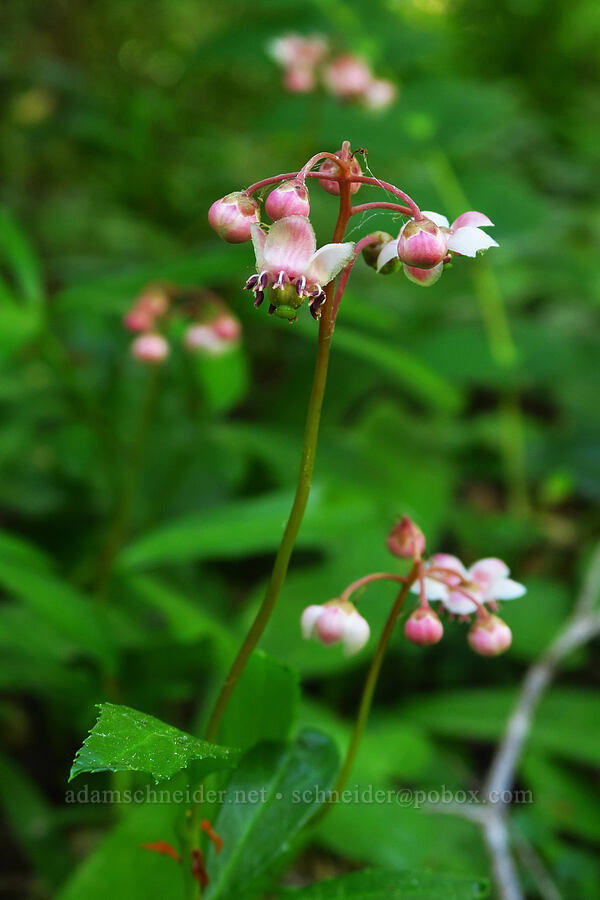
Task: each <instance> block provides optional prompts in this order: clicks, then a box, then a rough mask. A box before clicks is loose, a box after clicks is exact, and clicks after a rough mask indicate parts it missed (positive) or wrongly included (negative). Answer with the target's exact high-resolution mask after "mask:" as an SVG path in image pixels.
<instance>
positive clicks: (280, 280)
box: [273, 269, 285, 291]
mask: <svg viewBox="0 0 600 900" xmlns="http://www.w3.org/2000/svg"><path fill="white" fill-rule="evenodd" d="M284 287H285V272H284V271H283V269H282V270H281V272H280V273H279V275H278V276H277V281H276V282H275V284H274V285H273V290H278V291H282V290H283V289H284Z"/></svg>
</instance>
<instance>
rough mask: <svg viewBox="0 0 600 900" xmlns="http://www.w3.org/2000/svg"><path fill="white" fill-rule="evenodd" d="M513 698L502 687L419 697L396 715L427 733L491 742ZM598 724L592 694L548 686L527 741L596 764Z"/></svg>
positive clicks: (599, 752)
mask: <svg viewBox="0 0 600 900" xmlns="http://www.w3.org/2000/svg"><path fill="white" fill-rule="evenodd" d="M515 700H516V692H515V691H513V690H507V689H505V688H494V689H491V688H490V689H485V690H484V689H475V690H465V691H443V692H440V693H438V694H435V695H434V696H433V697H419V698H418V700H416V701H415V702H414V703H411V704H410V705H409V706H407V707H405V708H404V709H403V711H402V715H404V716H407V717H408V718H409V719H412V720H413V721H417V722H421V723H422V724H424V725H426V726H427V727H428V728H429V729H430V731H431V732H432V733H433V734H440V735H444V736H447V737H456V738H457V739H460V740H462V741H464V740H469V739H472V740H482V739H484V740H485V739H487V740H490V741H492V740H496V739H497V738H498V737H499V736H500V734H502V732H503V730H504V728H505V726H506V720H507V718H508V716H509V715H510V713H511V711H512V708H513V705H514V702H515ZM599 722H600V720H599V718H598V695H597V693H596V692H595V691H593V690H586V689H585V688H577V689H570V688H554V689H553V690H551V691H548V693H547V694H546V696H545V697H543V698H542V701H541V703H540V706H539V710H538V711H537V714H536V715H535V717H534V719H533V723H532V729H531V734H530V736H529V738H528V742H529V745H530V746H531V747H532V748H535V749H536V750H537V749H541V750H544V751H546V752H547V753H550V754H554V755H556V756H560V757H562V758H564V759H570V760H573V761H576V762H581V763H584V764H586V763H589V764H591V765H598V764H600V724H599ZM557 723H560V727H557Z"/></svg>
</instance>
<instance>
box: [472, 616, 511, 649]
mask: <svg viewBox="0 0 600 900" xmlns="http://www.w3.org/2000/svg"><path fill="white" fill-rule="evenodd" d="M468 641H469V646H470V647H471V650H474V651H475V653H479V655H480V656H498V655H499V654H500V653H504V651H505V650H508V648H509V647H510V645H511V643H512V632H511V630H510V628H509V627H508V625H507V624H506V622H503V621H502V619H500V618H498V616H490V615H488V616H483V617H479V618H477V620H476V621H475V623H474V624H473V625H472V626H471V629H470V631H469V635H468Z"/></svg>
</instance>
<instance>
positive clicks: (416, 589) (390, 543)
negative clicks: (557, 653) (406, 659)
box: [301, 516, 526, 656]
mask: <svg viewBox="0 0 600 900" xmlns="http://www.w3.org/2000/svg"><path fill="white" fill-rule="evenodd" d="M387 547H388V549H389V550H390V552H391V553H393V554H394V556H397V557H399V558H400V559H410V560H411V561H412V564H413V566H412V569H411V572H410V574H409V575H407V576H400V575H395V574H392V573H388V572H376V573H373V574H372V575H366V576H364V577H363V578H360V579H359V580H358V581H355V582H354V583H353V584H351V585H350V586H349V587H348V588H346V590H345V591H344V592H343V593H342V594H341V596H340V598H339V599H338V600H330V601H329V602H328V603H325V604H324V605H323V606H316V605H311V606H309V607H307V608H306V609H305V610H304V612H303V614H302V619H301V629H302V635H303V637H304V638H314V639H315V640H317V641H320V643H322V644H332V643H339V642H341V643H342V644H343V646H344V648H345V650H346V653H347V654H348V655H351V654H353V653H356V652H358V651H359V650H360V649H362V647H364V645H365V644H366V643H367V641H368V639H369V625H368V623H367V621H366V620H365V619H364V618H363V617H362V616H361V615H360V614H359V613H358V612H357V610H356V608H355V607H354V605H353V604H352V603H351V601H350V599H349V598H350V596H351V595H352V594H353V593H355V591H357V590H358V589H359V588H363V587H365V586H366V585H367V584H369V583H371V582H372V581H381V580H388V581H394V582H397V583H400V584H401V585H402V590H401V598H400V599H401V602H400V604H399V605H398V609H400V607H401V606H402V603H403V602H404V599H405V596H406V594H407V592H408V591H411V592H412V593H414V594H417V595H418V596H419V605H418V606H417V607H416V608H415V609H414V610H413V612H412V613H411V614H410V615H409V616H408V618H407V619H406V622H405V625H404V634H405V637H406V638H407V639H408V640H409V641H411V643H413V644H417V645H419V646H421V647H425V646H429V645H431V644H437V643H438V642H439V641H440V640H441V639H442V637H443V634H444V626H443V625H442V621H441V619H440V613H442V612H444V611H446V612H448V613H449V614H450V617H451V618H455V617H458V618H459V620H460V621H461V622H471V627H470V629H469V633H468V643H469V646H470V647H471V649H472V650H474V651H475V652H476V653H479V654H480V655H481V656H497V655H498V654H500V653H503V652H504V651H505V650H507V649H508V648H509V647H510V644H511V641H512V634H511V631H510V628H509V627H508V625H507V624H506V623H505V622H503V621H502V619H500V618H499V617H498V616H497V615H495V613H496V612H497V610H498V604H499V601H501V600H514V599H516V598H518V597H522V596H523V594H525V591H526V589H525V587H524V586H523V585H522V584H519V583H518V582H517V581H513V580H512V579H511V578H509V575H510V571H509V569H508V566H507V565H506V564H505V563H504V562H503V561H502V560H501V559H496V558H495V557H490V558H487V559H480V560H479V561H478V562H476V563H474V564H473V565H472V566H471V567H470V568H469V569H467V568H466V567H465V566H464V565H463V563H462V562H461V561H460V560H459V559H458V558H457V557H456V556H451V555H449V554H447V553H437V554H436V555H435V556H433V557H432V558H431V559H429V560H427V561H423V559H422V554H423V553H424V551H425V537H424V535H423V532H422V531H421V530H420V528H418V527H417V526H416V525H415V524H414V522H412V521H411V519H410V518H409V517H408V516H403V517H402V519H401V520H400V521H399V522H398V524H397V525H396V526H395V527H394V528H393V529H392V530H391V532H390V533H389V535H388V537H387ZM431 603H435V604H438V607H437V609H434V608H433V607H432V606H431ZM471 616H473V617H474V618H473V619H472V620H471V618H470V617H471Z"/></svg>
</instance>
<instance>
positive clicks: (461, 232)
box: [423, 210, 498, 257]
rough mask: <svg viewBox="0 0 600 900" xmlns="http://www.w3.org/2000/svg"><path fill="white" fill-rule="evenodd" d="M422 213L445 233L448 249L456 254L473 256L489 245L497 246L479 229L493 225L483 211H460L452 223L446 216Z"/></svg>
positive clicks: (486, 248)
mask: <svg viewBox="0 0 600 900" xmlns="http://www.w3.org/2000/svg"><path fill="white" fill-rule="evenodd" d="M423 215H424V216H427V217H428V218H429V219H431V221H432V222H435V224H436V225H437V226H438V227H439V228H441V229H442V230H443V231H444V233H445V234H446V235H447V240H448V250H451V251H452V253H456V254H457V255H458V256H471V257H474V256H477V254H478V253H481V252H482V251H484V250H488V249H489V248H490V247H498V243H497V242H496V241H495V240H494V239H493V238H491V237H490V236H489V234H486V232H485V231H482V230H481V229H482V228H491V227H493V225H494V223H493V222H491V221H490V220H489V219H488V217H487V216H486V215H484V213H480V212H475V211H474V210H471V211H470V212H466V213H462V215H460V216H459V217H458V218H457V219H455V220H454V222H453V223H452V225H449V224H448V219H447V218H446V216H441V215H440V214H439V213H436V212H423Z"/></svg>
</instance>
